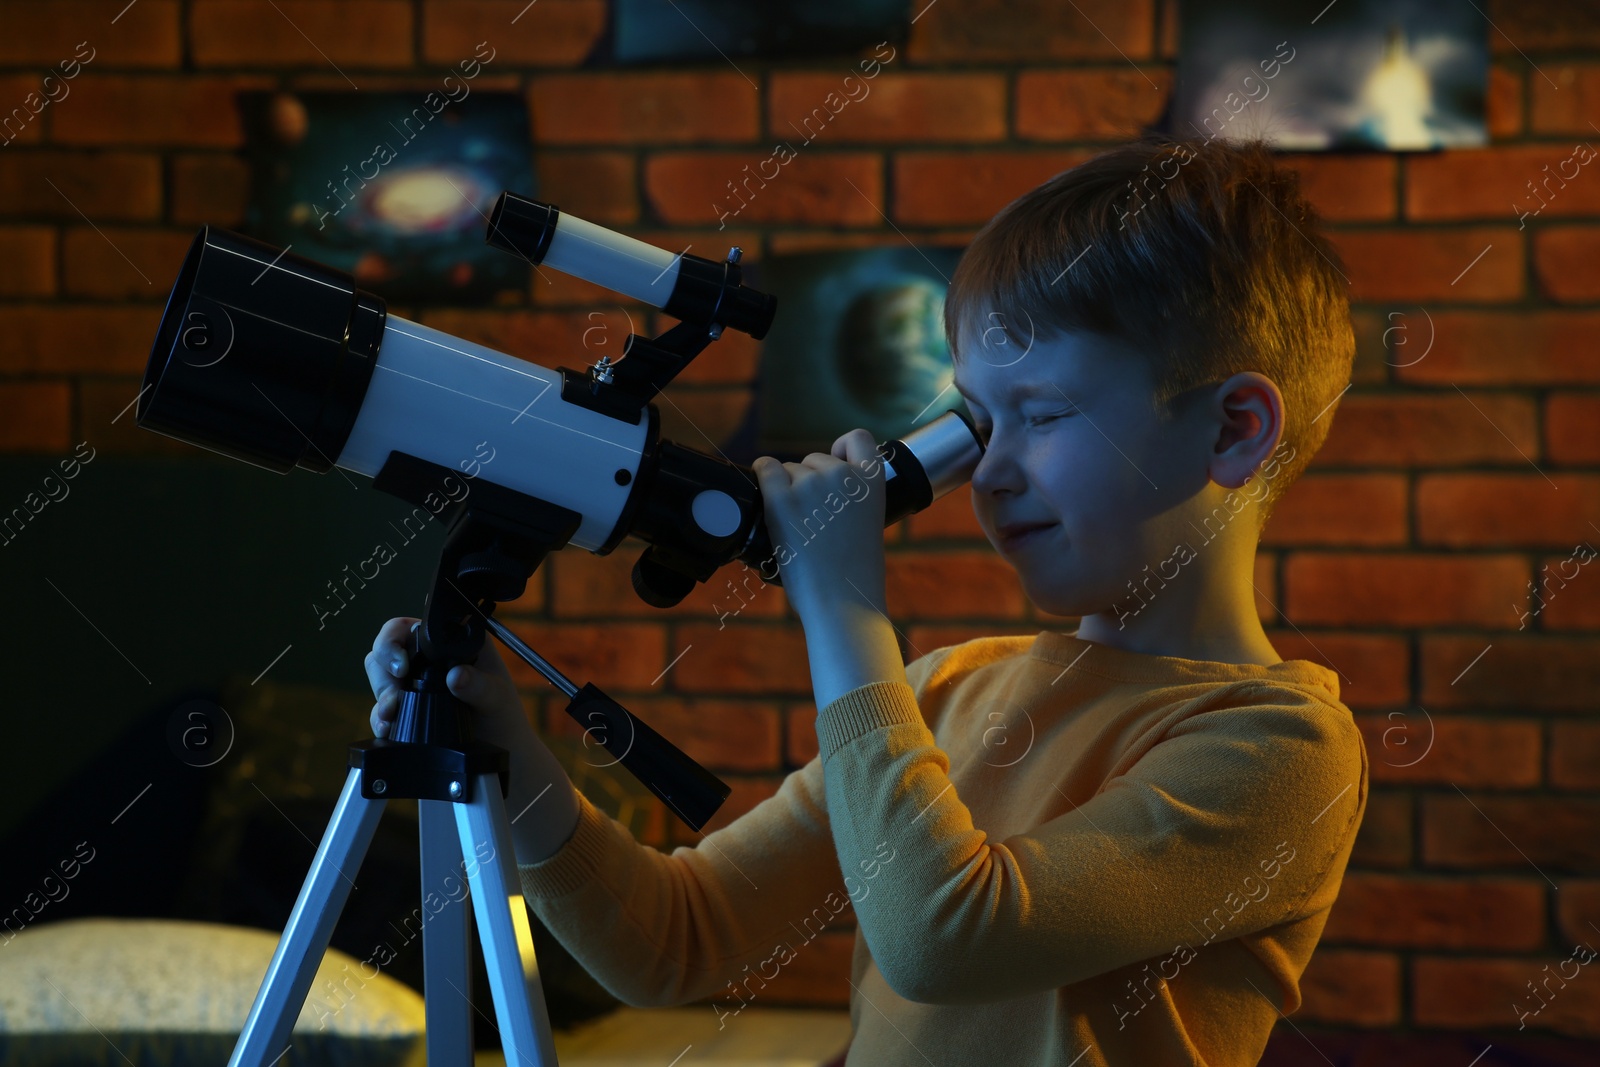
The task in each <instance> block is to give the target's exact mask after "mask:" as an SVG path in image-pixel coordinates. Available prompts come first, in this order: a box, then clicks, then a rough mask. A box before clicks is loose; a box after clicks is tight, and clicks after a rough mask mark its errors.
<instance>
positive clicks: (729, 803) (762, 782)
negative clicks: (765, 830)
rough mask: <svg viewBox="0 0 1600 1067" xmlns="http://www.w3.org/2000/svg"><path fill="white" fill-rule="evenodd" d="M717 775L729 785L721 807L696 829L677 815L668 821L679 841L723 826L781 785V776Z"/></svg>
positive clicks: (690, 841) (689, 840)
mask: <svg viewBox="0 0 1600 1067" xmlns="http://www.w3.org/2000/svg"><path fill="white" fill-rule="evenodd" d="M720 777H721V778H722V780H723V781H724V782H726V783H727V784H728V786H729V788H730V792H729V793H728V799H726V800H724V801H723V802H722V807H720V808H718V809H717V813H716V814H715V815H713V816H712V817H711V818H710V819H708V820H707V821H706V824H705V826H704V827H702V828H701V829H700V830H699V831H695V830H691V829H690V828H689V827H688V826H686V825H684V824H683V823H682V822H681V821H679V820H678V819H677V817H676V816H674V817H673V818H672V819H671V820H670V825H671V827H672V835H673V838H674V839H675V840H676V841H678V842H679V843H681V844H691V845H692V844H694V843H695V842H697V841H699V840H700V838H701V837H703V836H704V835H706V834H710V833H714V832H716V831H717V830H720V829H722V828H723V827H724V826H727V825H728V824H729V823H731V822H733V821H734V820H736V819H738V818H739V817H740V816H741V815H744V814H746V813H747V812H749V811H750V810H751V809H752V808H754V807H755V806H756V805H757V804H760V803H761V802H762V801H763V800H766V799H767V798H768V797H770V796H772V795H773V794H774V793H776V792H777V791H778V787H779V786H780V785H782V784H783V783H782V781H781V780H780V779H775V778H746V777H739V776H736V775H721V776H720Z"/></svg>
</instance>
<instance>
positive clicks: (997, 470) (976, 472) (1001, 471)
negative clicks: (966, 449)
mask: <svg viewBox="0 0 1600 1067" xmlns="http://www.w3.org/2000/svg"><path fill="white" fill-rule="evenodd" d="M1023 482H1024V479H1023V477H1022V470H1021V468H1020V467H1018V466H1017V464H1016V463H1015V462H1014V461H1013V460H1011V459H1010V458H1009V457H1008V456H1007V455H1006V454H1005V452H1004V451H1002V450H997V449H996V448H995V447H994V444H993V441H991V442H990V444H989V446H988V447H986V448H985V449H984V452H983V456H982V457H981V458H980V459H979V460H978V465H977V466H976V467H974V468H972V491H973V492H975V493H978V494H981V495H983V496H989V495H992V494H994V493H1000V492H1012V493H1020V492H1021V491H1022V489H1023V487H1024V485H1023Z"/></svg>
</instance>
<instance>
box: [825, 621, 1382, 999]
mask: <svg viewBox="0 0 1600 1067" xmlns="http://www.w3.org/2000/svg"><path fill="white" fill-rule="evenodd" d="M841 625H842V624H841ZM882 626H883V627H884V628H886V629H887V628H888V623H887V620H883V622H882ZM810 634H811V624H808V630H807V637H808V640H809V639H810ZM891 635H892V631H891ZM877 640H881V637H880V638H873V637H872V636H870V635H869V634H866V633H863V632H860V631H857V632H855V633H854V634H853V635H852V634H851V633H850V632H849V631H848V630H847V629H846V631H845V633H844V634H843V636H839V637H836V638H830V644H831V646H832V647H833V648H834V649H836V650H838V649H846V650H848V649H860V648H870V647H872V645H873V644H874V643H875V641H877ZM852 654H853V653H850V652H845V653H843V655H844V656H845V658H846V660H848V659H849V658H850V656H851V655H852ZM868 669H869V668H868V667H867V666H866V665H865V660H863V661H862V662H857V663H856V664H855V665H853V666H852V665H850V664H849V663H845V664H844V665H842V666H835V667H832V668H830V671H831V672H832V674H833V676H835V677H847V676H851V675H852V673H853V672H864V671H867V670H868ZM856 676H859V675H856ZM1235 689H1236V693H1235V700H1236V703H1235V705H1233V706H1218V707H1211V708H1208V709H1207V710H1205V711H1202V712H1200V713H1197V714H1194V715H1191V716H1189V717H1187V718H1185V719H1183V720H1181V721H1180V722H1178V723H1176V724H1175V725H1174V726H1172V727H1171V728H1170V730H1168V731H1167V732H1166V734H1165V736H1164V738H1163V739H1162V740H1160V741H1159V742H1158V743H1156V744H1153V745H1152V746H1151V747H1150V748H1149V750H1148V751H1147V752H1145V753H1144V754H1143V756H1142V757H1140V758H1138V759H1137V761H1136V762H1134V763H1133V764H1132V765H1131V766H1129V767H1128V768H1127V769H1126V770H1125V772H1124V773H1121V774H1118V775H1115V776H1113V777H1112V778H1111V779H1110V781H1109V782H1108V783H1107V784H1106V786H1105V787H1104V788H1103V789H1102V790H1101V791H1100V792H1099V793H1097V794H1096V795H1094V796H1093V797H1091V798H1089V799H1087V800H1085V801H1083V802H1082V803H1081V804H1078V805H1077V806H1075V807H1074V808H1073V809H1072V810H1070V811H1069V812H1067V813H1066V814H1063V815H1061V816H1058V817H1057V818H1054V819H1052V820H1050V821H1048V822H1046V823H1044V824H1043V825H1040V826H1038V827H1035V828H1033V829H1031V830H1029V831H1027V832H1026V833H1020V834H1014V835H1012V836H1010V837H1008V838H1006V839H1004V840H998V841H997V840H994V839H992V838H991V837H990V836H989V835H988V834H986V833H985V832H984V831H983V830H982V829H981V828H980V827H978V826H976V825H974V822H973V819H972V814H971V811H970V810H969V809H968V807H967V805H966V804H965V803H964V802H963V801H962V798H961V796H960V795H959V794H958V793H957V792H956V790H955V788H954V786H953V783H952V782H951V780H950V778H949V770H950V761H949V758H948V757H947V756H946V754H945V753H944V752H943V751H942V750H941V749H939V748H938V747H937V746H936V745H935V744H934V738H933V734H932V733H931V732H930V731H929V729H928V727H927V725H926V724H925V723H924V720H923V717H922V713H921V711H920V709H919V708H918V705H917V700H916V691H915V690H914V689H913V687H912V685H909V684H907V683H906V682H905V681H904V680H902V679H895V678H892V677H891V678H889V679H883V680H877V681H867V682H865V683H863V684H862V685H861V686H860V687H858V688H855V689H852V690H849V691H847V692H845V693H843V694H842V695H840V696H838V697H837V698H836V699H834V700H832V701H830V702H828V703H826V704H823V701H822V697H820V696H819V697H818V704H819V709H820V710H819V712H818V716H817V733H818V739H819V743H820V749H821V752H820V758H821V760H822V762H823V768H824V776H823V777H824V782H825V788H826V795H827V804H828V810H829V811H830V812H831V814H832V817H831V820H830V825H831V827H832V832H833V840H834V845H835V850H836V853H837V856H838V859H839V864H840V869H841V870H842V871H843V873H844V874H846V875H851V874H853V875H855V877H857V878H865V877H869V876H872V877H874V878H875V880H874V881H873V882H872V886H873V892H872V893H871V894H870V895H868V896H865V897H863V898H862V899H860V900H857V901H856V902H855V911H856V919H857V922H858V924H859V926H860V930H861V933H862V935H863V937H864V938H865V939H866V941H867V944H868V947H869V948H870V949H871V951H872V956H873V960H874V962H875V963H876V964H877V966H878V969H879V970H880V972H882V974H883V975H884V978H885V980H886V981H888V982H889V984H890V985H891V986H892V987H893V988H894V989H895V990H896V991H897V992H899V993H900V994H901V995H902V996H904V997H906V998H907V999H909V1000H914V1001H920V1002H924V1003H976V1002H986V1001H993V1000H1000V999H1006V998H1009V997H1015V996H1022V995H1026V994H1028V993H1034V992H1040V991H1044V990H1048V989H1054V988H1057V987H1059V986H1063V985H1068V984H1071V983H1073V982H1078V981H1081V980H1083V979H1086V978H1090V977H1093V976H1095V975H1098V974H1103V973H1105V972H1107V971H1110V970H1114V969H1116V968H1118V967H1122V966H1126V965H1127V964H1130V963H1134V962H1137V961H1139V960H1144V959H1150V958H1152V957H1158V956H1166V955H1168V954H1170V953H1173V952H1174V951H1176V950H1177V949H1178V946H1180V945H1183V946H1188V947H1189V948H1188V950H1189V951H1199V950H1203V948H1204V946H1205V945H1206V944H1207V943H1208V941H1210V940H1211V939H1212V938H1214V937H1216V936H1217V935H1218V933H1219V932H1221V931H1224V930H1225V935H1224V940H1225V939H1227V938H1232V937H1237V936H1240V935H1242V934H1248V933H1252V932H1255V931H1258V930H1261V929H1265V928H1266V927H1268V926H1273V925H1276V924H1278V923H1280V922H1284V921H1286V920H1287V919H1289V918H1291V917H1295V916H1297V914H1305V913H1309V912H1310V911H1313V910H1315V909H1316V907H1319V906H1325V905H1326V903H1327V901H1328V899H1329V898H1330V896H1331V893H1333V892H1334V891H1336V889H1337V884H1338V881H1339V878H1340V877H1342V871H1343V865H1344V863H1345V862H1346V860H1347V859H1348V856H1349V849H1350V845H1351V843H1352V841H1353V838H1354V834H1355V829H1356V826H1357V825H1358V824H1359V819H1360V815H1361V813H1362V811H1364V810H1365V807H1366V790H1367V757H1366V750H1365V747H1364V746H1363V743H1362V740H1361V735H1360V732H1359V731H1358V730H1357V728H1356V727H1355V725H1354V723H1353V721H1352V720H1351V718H1350V715H1349V713H1348V712H1347V711H1345V710H1344V709H1342V708H1336V707H1334V706H1332V705H1328V704H1325V703H1323V702H1321V701H1319V700H1316V699H1315V698H1313V697H1310V696H1309V695H1307V696H1304V697H1303V698H1301V697H1298V696H1296V695H1288V694H1286V691H1285V690H1284V689H1282V688H1281V687H1271V688H1267V687H1263V688H1262V689H1261V690H1260V691H1259V692H1255V691H1252V690H1251V689H1249V688H1247V687H1235ZM1048 799H1049V798H1041V803H1044V802H1046V801H1048ZM1319 890H1320V891H1321V892H1319ZM1314 893H1315V894H1317V895H1316V897H1315V898H1313V894H1314ZM1217 909H1222V910H1221V911H1220V912H1219V911H1218V910H1217ZM1218 914H1221V915H1223V916H1226V919H1225V920H1224V921H1221V922H1218V921H1217V920H1216V918H1215V916H1217V915H1218ZM1185 961H1186V960H1185ZM1292 977H1293V976H1291V980H1292Z"/></svg>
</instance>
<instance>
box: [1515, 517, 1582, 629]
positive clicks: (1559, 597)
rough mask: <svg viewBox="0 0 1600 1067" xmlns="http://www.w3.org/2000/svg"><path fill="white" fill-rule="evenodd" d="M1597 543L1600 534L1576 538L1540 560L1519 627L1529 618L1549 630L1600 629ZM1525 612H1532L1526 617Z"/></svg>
mask: <svg viewBox="0 0 1600 1067" xmlns="http://www.w3.org/2000/svg"><path fill="white" fill-rule="evenodd" d="M1576 542H1581V544H1580V543H1576ZM1597 545H1600V537H1595V536H1594V535H1593V534H1591V535H1590V536H1588V537H1582V538H1578V539H1575V543H1574V544H1572V545H1571V546H1569V547H1568V548H1567V550H1566V551H1564V552H1562V553H1560V554H1558V555H1553V556H1545V557H1542V558H1540V559H1539V560H1538V561H1537V562H1536V564H1535V566H1534V571H1533V579H1532V581H1533V586H1532V587H1530V588H1529V589H1528V591H1527V595H1526V596H1525V597H1524V600H1523V603H1522V604H1521V605H1520V606H1519V607H1518V609H1517V613H1516V614H1517V626H1518V628H1519V629H1520V628H1521V627H1522V625H1523V623H1524V621H1526V622H1527V623H1528V624H1529V625H1539V626H1541V627H1542V628H1543V629H1544V630H1546V631H1555V630H1600V566H1595V565H1594V561H1595V558H1596V554H1597V548H1596V546H1597ZM1585 560H1587V562H1585ZM1536 593H1537V595H1535V594H1536ZM1522 612H1528V613H1529V614H1528V617H1527V619H1526V620H1524V619H1523V618H1522Z"/></svg>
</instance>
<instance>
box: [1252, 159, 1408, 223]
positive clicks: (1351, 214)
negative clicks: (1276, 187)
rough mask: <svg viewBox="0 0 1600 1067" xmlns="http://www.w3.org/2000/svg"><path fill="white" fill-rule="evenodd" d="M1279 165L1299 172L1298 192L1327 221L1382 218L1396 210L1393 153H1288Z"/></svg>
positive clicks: (1397, 205)
mask: <svg viewBox="0 0 1600 1067" xmlns="http://www.w3.org/2000/svg"><path fill="white" fill-rule="evenodd" d="M1279 162H1280V165H1282V166H1285V167H1289V168H1292V169H1293V170H1294V171H1296V172H1297V173H1298V174H1299V176H1300V193H1301V195H1302V196H1304V197H1305V198H1306V199H1307V200H1309V201H1310V202H1311V206H1312V207H1314V208H1316V209H1317V214H1319V215H1320V216H1321V217H1322V218H1323V219H1324V220H1325V221H1328V222H1385V221H1388V220H1390V219H1393V218H1394V217H1395V212H1396V211H1398V210H1399V204H1398V200H1397V194H1396V191H1395V190H1396V186H1397V180H1398V179H1397V177H1396V175H1397V173H1398V171H1399V163H1398V162H1397V160H1396V159H1395V157H1394V156H1393V155H1387V154H1386V155H1334V154H1328V153H1321V152H1306V153H1301V154H1288V155H1284V156H1283V157H1281V159H1280V161H1279Z"/></svg>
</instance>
